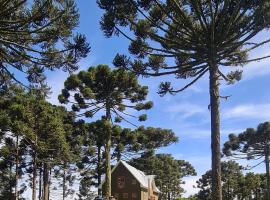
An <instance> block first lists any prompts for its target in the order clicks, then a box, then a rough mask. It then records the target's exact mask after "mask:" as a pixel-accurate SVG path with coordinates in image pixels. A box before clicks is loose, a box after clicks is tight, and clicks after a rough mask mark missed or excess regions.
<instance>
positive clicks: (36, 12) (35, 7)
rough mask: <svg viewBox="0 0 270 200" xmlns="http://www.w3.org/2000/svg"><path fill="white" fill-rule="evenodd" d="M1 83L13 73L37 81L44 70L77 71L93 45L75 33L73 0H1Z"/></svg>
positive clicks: (77, 18) (75, 15)
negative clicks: (79, 63) (61, 69)
mask: <svg viewBox="0 0 270 200" xmlns="http://www.w3.org/2000/svg"><path fill="white" fill-rule="evenodd" d="M0 5H1V7H0V24H1V25H0V51H1V54H0V84H1V85H2V84H5V82H6V81H7V79H8V78H13V79H14V80H17V81H18V82H19V80H18V79H17V78H16V76H15V75H14V74H13V72H14V71H15V72H22V73H23V74H24V73H25V74H26V76H27V77H28V79H29V80H30V81H38V79H39V78H40V74H41V73H42V72H43V71H44V70H45V69H49V70H53V69H58V68H63V69H64V70H66V71H74V70H76V69H77V68H78V66H77V63H78V61H79V60H80V58H82V57H86V55H87V53H88V52H89V51H90V47H89V45H88V43H87V42H86V38H85V37H84V36H83V35H81V34H77V35H74V34H73V30H74V29H75V28H76V26H78V20H79V14H78V9H77V8H76V5H75V1H73V0H68V1H64V0H51V1H47V0H33V1H27V0H11V1H7V0H0Z"/></svg>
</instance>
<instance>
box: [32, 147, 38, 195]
mask: <svg viewBox="0 0 270 200" xmlns="http://www.w3.org/2000/svg"><path fill="white" fill-rule="evenodd" d="M33 151H34V153H33V178H32V200H36V196H37V195H36V188H37V186H36V178H37V155H36V150H35V149H34V150H33Z"/></svg>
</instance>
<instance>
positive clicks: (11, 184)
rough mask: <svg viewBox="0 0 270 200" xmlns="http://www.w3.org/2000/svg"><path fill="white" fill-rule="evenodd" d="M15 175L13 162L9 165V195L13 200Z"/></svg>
mask: <svg viewBox="0 0 270 200" xmlns="http://www.w3.org/2000/svg"><path fill="white" fill-rule="evenodd" d="M13 179H14V177H13V173H12V162H10V163H9V193H10V196H11V199H13Z"/></svg>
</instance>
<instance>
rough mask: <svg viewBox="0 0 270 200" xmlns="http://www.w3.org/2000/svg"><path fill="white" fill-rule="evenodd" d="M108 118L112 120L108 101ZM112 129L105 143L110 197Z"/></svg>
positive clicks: (106, 188)
mask: <svg viewBox="0 0 270 200" xmlns="http://www.w3.org/2000/svg"><path fill="white" fill-rule="evenodd" d="M106 120H108V121H110V120H111V113H110V107H109V106H108V103H107V105H106ZM111 135H112V134H111V131H109V132H108V133H107V139H106V144H105V160H106V161H105V163H106V164H105V167H106V176H105V197H106V198H107V199H109V197H110V196H111V179H112V177H111V137H112V136H111Z"/></svg>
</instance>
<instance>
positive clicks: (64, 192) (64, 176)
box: [63, 164, 66, 200]
mask: <svg viewBox="0 0 270 200" xmlns="http://www.w3.org/2000/svg"><path fill="white" fill-rule="evenodd" d="M65 197H66V165H65V164H64V173H63V200H65Z"/></svg>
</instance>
